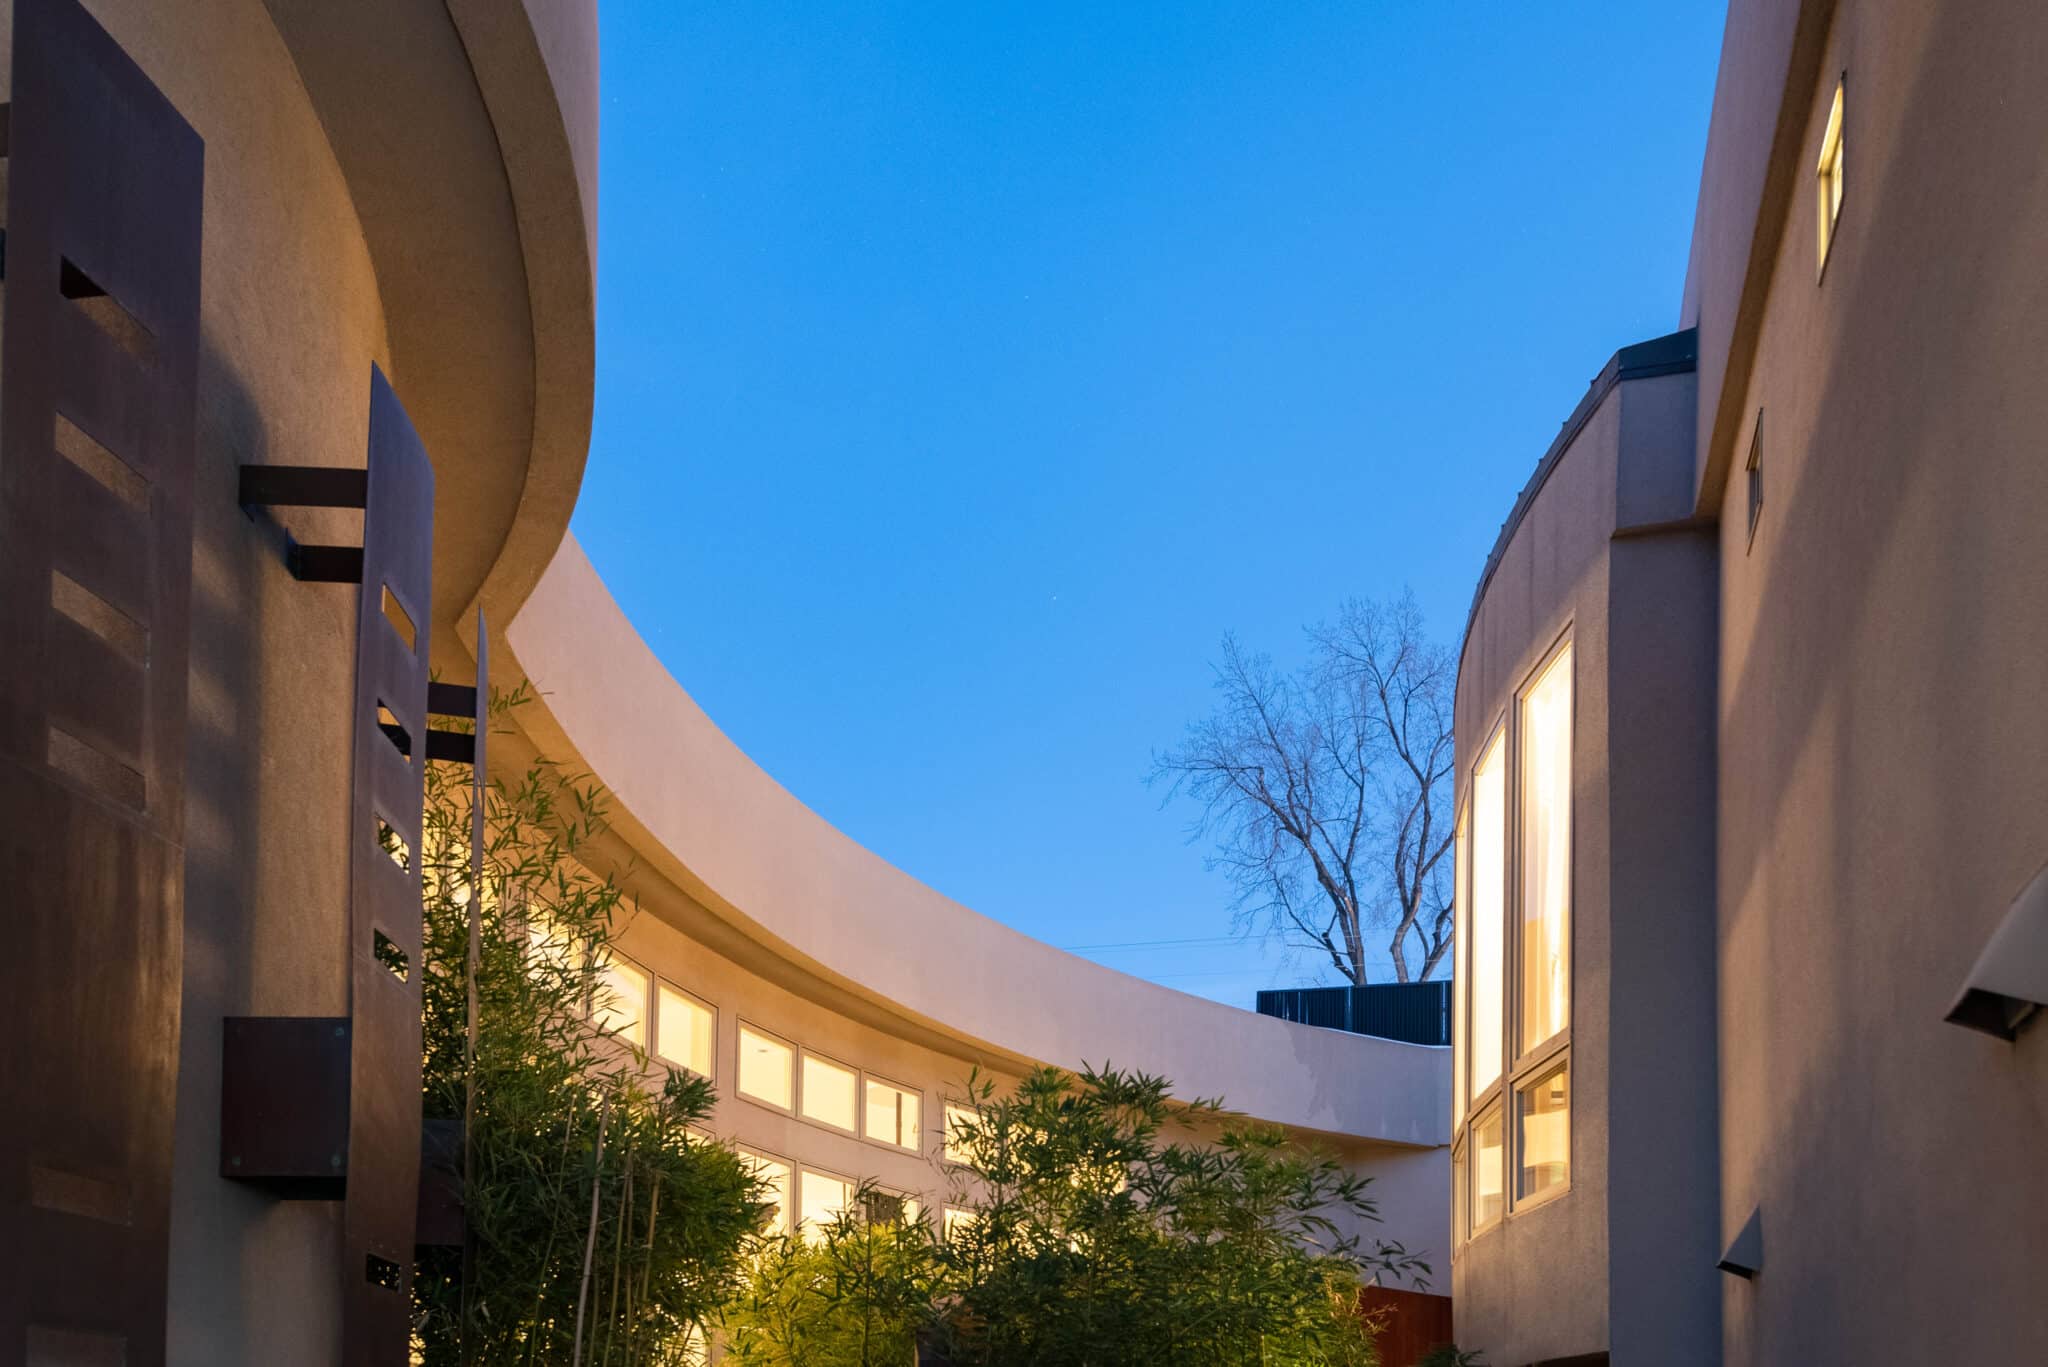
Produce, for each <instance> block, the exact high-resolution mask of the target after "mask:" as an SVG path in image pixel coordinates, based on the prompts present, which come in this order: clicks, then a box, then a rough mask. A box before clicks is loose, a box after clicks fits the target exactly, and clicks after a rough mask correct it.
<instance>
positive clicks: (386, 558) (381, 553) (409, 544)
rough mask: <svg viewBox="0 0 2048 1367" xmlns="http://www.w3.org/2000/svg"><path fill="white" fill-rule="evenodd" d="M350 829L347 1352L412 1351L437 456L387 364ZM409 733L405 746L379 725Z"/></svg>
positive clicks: (376, 403) (359, 1363) (390, 1359)
mask: <svg viewBox="0 0 2048 1367" xmlns="http://www.w3.org/2000/svg"><path fill="white" fill-rule="evenodd" d="M366 503H367V506H366V507H365V509H364V512H363V574H362V585H363V587H362V594H361V603H360V607H359V610H358V613H357V618H356V682H355V692H354V706H355V741H354V768H353V785H352V795H351V807H352V810H351V817H350V834H349V885H350V893H349V900H350V925H349V936H350V971H349V977H350V983H351V1002H350V1017H351V1019H352V1021H353V1028H354V1033H355V1040H354V1046H355V1047H354V1050H353V1055H352V1062H351V1067H350V1088H349V1134H348V1195H347V1198H346V1199H345V1201H344V1202H343V1207H342V1267H341V1277H342V1361H343V1363H344V1364H346V1365H347V1367H402V1364H403V1363H405V1362H406V1360H407V1356H408V1343H409V1317H410V1312H411V1285H412V1261H413V1238H414V1224H415V1221H416V1219H417V1216H418V1211H419V1195H420V1187H419V1171H420V980H419V964H420V858H419V854H420V833H421V832H420V828H421V814H422V808H423V805H424V802H425V788H424V785H425V781H426V758H425V750H426V746H425V739H426V732H427V636H428V617H427V612H428V607H429V604H430V603H431V602H432V601H433V592H432V590H433V584H432V554H433V530H434V470H433V466H432V465H431V464H430V463H429V461H428V459H427V453H426V450H425V448H424V447H422V446H421V444H420V439H419V435H418V434H417V433H416V432H415V431H414V430H413V426H412V422H411V421H410V420H409V419H408V418H407V417H406V415H405V409H404V407H403V406H402V405H401V404H400V403H399V401H398V396H397V395H396V394H394V393H393V392H392V389H391V385H390V383H389V382H388V381H387V380H385V378H384V375H383V372H381V371H379V370H376V369H375V368H374V367H373V368H372V370H371V376H370V454H369V490H368V498H367V501H366ZM387 723H388V724H389V725H393V726H396V727H397V728H398V729H400V730H402V731H403V732H404V733H405V734H406V735H407V736H409V737H412V738H415V739H414V743H413V744H411V745H410V746H404V747H402V746H400V745H399V744H398V743H397V742H396V741H395V740H394V739H393V737H392V735H391V734H390V733H389V731H387V729H386V726H387Z"/></svg>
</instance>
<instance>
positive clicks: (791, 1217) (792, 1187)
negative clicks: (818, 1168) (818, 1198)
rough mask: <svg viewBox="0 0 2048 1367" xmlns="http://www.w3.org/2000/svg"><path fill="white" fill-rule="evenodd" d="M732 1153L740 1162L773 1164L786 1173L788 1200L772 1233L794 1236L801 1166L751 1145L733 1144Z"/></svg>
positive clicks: (790, 1159) (789, 1159)
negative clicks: (777, 1226) (780, 1220)
mask: <svg viewBox="0 0 2048 1367" xmlns="http://www.w3.org/2000/svg"><path fill="white" fill-rule="evenodd" d="M733 1152H734V1153H736V1154H738V1155H739V1156H740V1158H741V1159H742V1160H747V1159H751V1160H753V1161H754V1162H756V1163H775V1164H779V1165H780V1166H781V1167H783V1168H784V1169H786V1170H787V1171H788V1173H789V1200H788V1201H786V1202H784V1203H783V1207H782V1227H781V1228H780V1229H775V1230H773V1232H774V1233H776V1234H788V1235H794V1234H795V1233H796V1215H797V1209H798V1206H799V1204H800V1202H799V1198H798V1195H797V1174H798V1173H800V1172H801V1171H803V1165H802V1164H801V1163H798V1162H797V1161H796V1160H795V1159H793V1158H784V1157H783V1156H782V1155H780V1154H775V1153H769V1152H768V1151H767V1150H766V1149H757V1148H755V1147H754V1146H752V1145H751V1144H735V1145H733Z"/></svg>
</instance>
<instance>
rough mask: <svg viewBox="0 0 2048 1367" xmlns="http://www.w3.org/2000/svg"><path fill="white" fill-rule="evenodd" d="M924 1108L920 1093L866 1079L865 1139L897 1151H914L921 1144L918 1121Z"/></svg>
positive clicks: (873, 1079)
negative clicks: (896, 1148) (878, 1141)
mask: <svg viewBox="0 0 2048 1367" xmlns="http://www.w3.org/2000/svg"><path fill="white" fill-rule="evenodd" d="M923 1109H924V1097H923V1095H922V1094H921V1093H918V1092H911V1091H905V1090H904V1089H903V1088H901V1087H897V1086H894V1085H892V1084H890V1083H887V1082H882V1081H880V1080H878V1079H876V1078H869V1079H868V1085H867V1136H868V1138H870V1139H877V1140H880V1141H881V1142H882V1143H884V1144H894V1145H895V1146H896V1147H898V1148H901V1149H915V1148H916V1147H918V1145H919V1143H920V1142H922V1141H921V1131H920V1129H919V1121H920V1119H921V1118H922V1117H921V1115H920V1112H922V1111H923Z"/></svg>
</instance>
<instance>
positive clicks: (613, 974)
mask: <svg viewBox="0 0 2048 1367" xmlns="http://www.w3.org/2000/svg"><path fill="white" fill-rule="evenodd" d="M650 982H651V979H650V978H649V977H648V976H647V970H645V969H643V968H641V967H640V966H639V965H637V964H635V963H634V962H633V961H632V960H630V959H621V958H619V957H618V956H617V955H615V954H614V955H608V956H607V957H606V959H605V962H604V967H603V970H602V972H601V974H600V976H599V979H598V986H597V999H596V1001H595V1003H594V1004H593V1005H594V1007H595V1009H594V1010H592V1011H591V1013H590V1018H591V1020H593V1021H595V1022H596V1023H597V1026H598V1028H599V1029H601V1030H609V1031H612V1032H613V1033H615V1034H616V1035H617V1036H618V1037H619V1038H620V1039H622V1040H624V1041H626V1042H627V1043H628V1044H631V1045H634V1046H635V1047H637V1048H641V1049H645V1048H646V1047H647V988H648V985H649V983H650Z"/></svg>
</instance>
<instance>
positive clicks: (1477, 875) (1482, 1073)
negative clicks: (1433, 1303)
mask: <svg viewBox="0 0 2048 1367" xmlns="http://www.w3.org/2000/svg"><path fill="white" fill-rule="evenodd" d="M1505 749H1506V745H1505V743H1504V742H1503V740H1502V739H1501V737H1499V736H1495V737H1494V738H1493V742H1492V743H1491V744H1490V745H1488V746H1487V747H1486V753H1485V754H1484V755H1482V756H1480V759H1479V767H1478V768H1477V769H1475V770H1474V771H1473V773H1472V896H1471V903H1472V1092H1473V1095H1475V1096H1476V1095H1478V1094H1479V1093H1481V1092H1484V1091H1485V1090H1486V1089H1487V1088H1488V1087H1491V1086H1492V1085H1493V1084H1494V1082H1495V1081H1496V1080H1498V1079H1499V1077H1500V1056H1501V1033H1502V1026H1501V1012H1502V1002H1501V998H1502V995H1503V993H1504V992H1505V989H1506V986H1507V981H1506V974H1505V972H1504V971H1503V970H1504V965H1503V958H1504V955H1503V952H1502V950H1503V945H1502V942H1503V941H1504V940H1505V939H1506V938H1507V905H1506V903H1507V853H1508V850H1507V842H1508V831H1507V815H1508V800H1507V762H1506V759H1505V757H1504V754H1503V752H1504V751H1505ZM1477 1223H1478V1222H1477V1220H1476V1218H1475V1221H1474V1224H1475V1227H1476V1225H1477Z"/></svg>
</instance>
